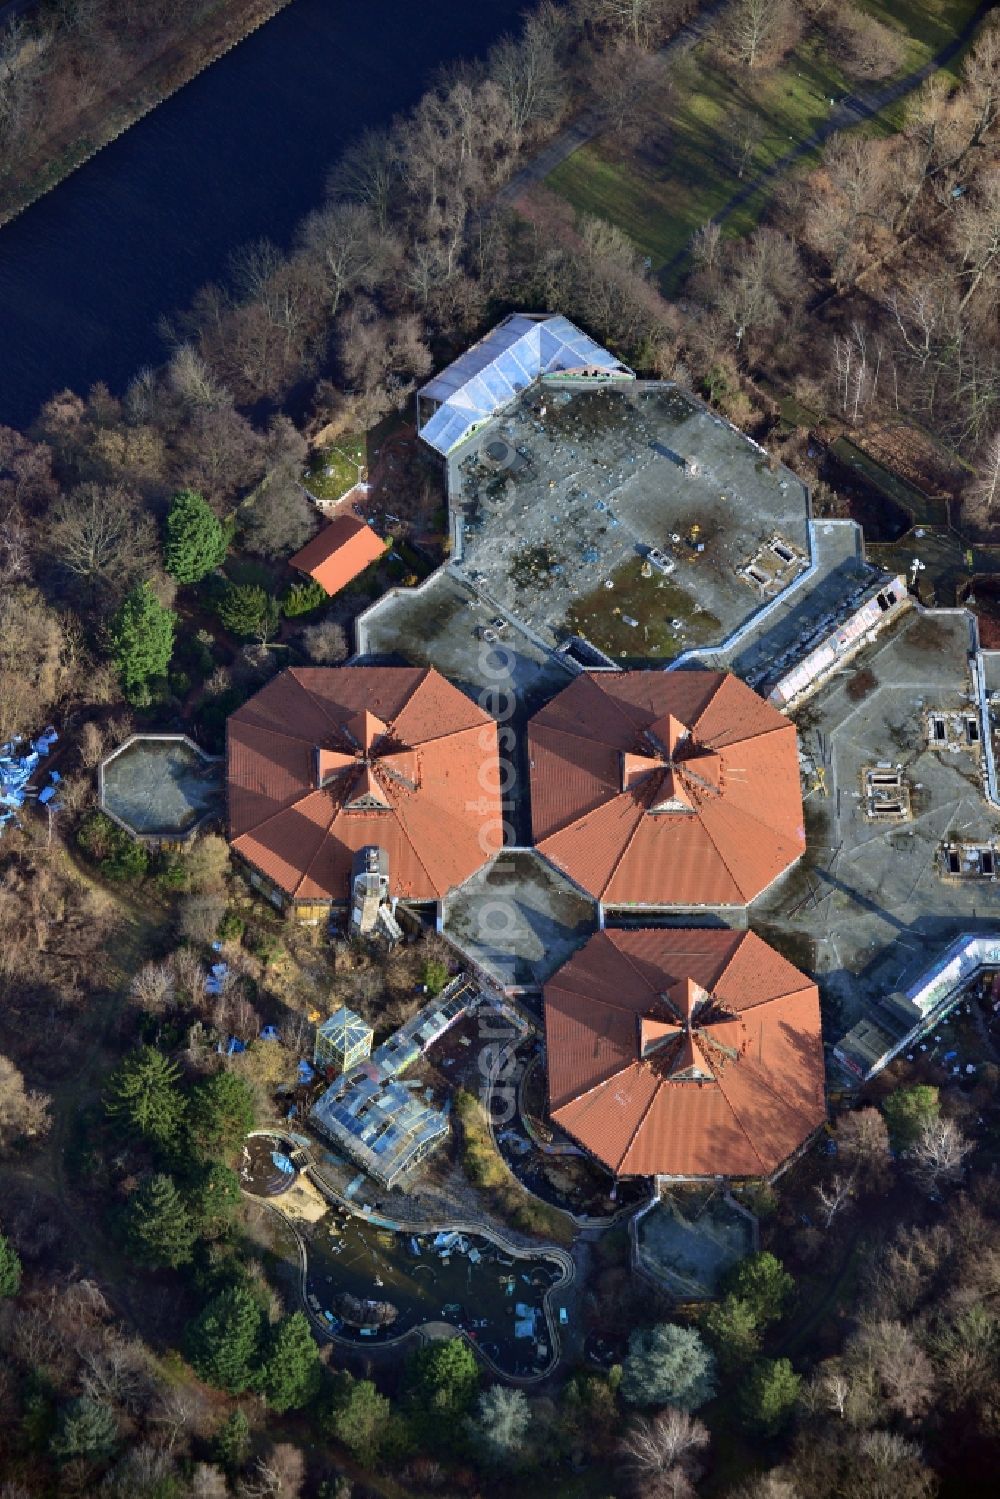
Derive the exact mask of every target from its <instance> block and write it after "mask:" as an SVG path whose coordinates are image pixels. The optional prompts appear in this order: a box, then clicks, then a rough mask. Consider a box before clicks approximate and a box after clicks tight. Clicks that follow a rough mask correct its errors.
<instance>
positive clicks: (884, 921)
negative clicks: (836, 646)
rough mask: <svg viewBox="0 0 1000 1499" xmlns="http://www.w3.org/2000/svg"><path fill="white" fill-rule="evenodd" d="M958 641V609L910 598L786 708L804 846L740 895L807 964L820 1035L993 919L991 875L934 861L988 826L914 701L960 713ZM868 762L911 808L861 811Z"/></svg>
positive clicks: (962, 684) (966, 630)
mask: <svg viewBox="0 0 1000 1499" xmlns="http://www.w3.org/2000/svg"><path fill="white" fill-rule="evenodd" d="M972 648H973V633H972V619H971V616H970V615H969V614H968V613H966V612H965V611H963V610H947V611H930V612H923V611H919V610H914V611H912V612H910V613H908V614H906V615H904V616H903V617H902V618H901V620H900V622H899V624H898V625H897V627H896V628H895V629H893V630H891V631H889V632H887V634H886V635H884V636H882V637H880V639H879V640H878V642H877V643H876V644H875V645H873V646H871V647H870V648H869V649H868V650H866V651H865V652H863V653H862V654H861V655H860V656H858V657H856V658H855V660H854V661H853V662H852V663H851V664H850V666H849V667H847V668H846V669H845V670H844V671H843V672H841V673H840V674H838V675H837V676H835V677H834V678H833V679H832V680H831V682H830V683H829V684H828V685H827V686H826V687H824V688H823V689H822V691H821V692H820V693H818V694H817V695H816V696H815V697H814V698H813V699H811V700H810V701H809V702H808V703H807V704H806V705H805V707H804V708H803V709H802V710H801V711H800V712H799V713H798V714H796V715H794V716H795V720H796V723H797V726H798V729H799V734H800V745H801V749H802V752H803V754H804V755H805V756H806V757H807V775H806V789H807V795H806V799H805V815H806V832H807V850H806V854H805V856H804V858H803V860H802V861H801V862H800V864H799V865H798V866H797V867H796V868H795V869H794V870H793V871H791V872H790V873H789V874H788V875H786V876H784V877H783V878H782V879H781V880H779V881H778V882H777V884H776V885H775V886H774V887H773V888H772V889H771V890H770V891H768V892H767V893H766V894H765V895H764V896H762V897H761V899H760V900H759V901H757V902H755V903H754V905H753V906H752V907H751V923H752V925H753V926H754V927H755V929H757V930H759V931H761V933H762V934H763V935H764V936H766V937H767V939H768V940H769V941H772V942H775V943H776V945H777V946H778V947H779V948H780V949H781V950H782V951H784V952H786V953H787V954H788V955H789V956H790V957H791V958H792V960H793V961H796V962H799V963H801V964H803V965H804V966H806V967H807V968H808V969H809V971H811V972H813V973H815V975H816V977H817V979H818V981H819V984H820V989H821V993H822V995H823V999H824V1011H825V1014H824V1019H825V1031H826V1035H827V1037H828V1039H830V1040H835V1039H836V1038H837V1037H838V1036H839V1035H841V1034H842V1033H843V1032H844V1031H845V1030H846V1029H848V1028H849V1027H850V1026H851V1025H853V1024H854V1023H855V1022H856V1021H857V1020H859V1019H861V1018H863V1017H865V1016H871V1017H872V1018H874V1019H876V1020H877V1019H878V1011H877V1008H876V1007H877V1004H878V1002H879V1000H881V999H883V998H884V997H885V996H886V995H889V994H891V993H892V992H893V991H894V990H896V989H899V988H901V987H903V986H905V985H906V984H907V983H909V982H910V981H911V980H912V979H913V978H915V977H916V976H917V975H918V974H919V973H920V972H921V971H922V970H923V969H924V968H926V967H927V966H928V963H929V962H930V961H932V960H933V958H934V956H935V955H936V953H938V952H939V951H942V950H943V949H944V948H945V947H946V946H947V944H948V943H949V942H950V941H952V940H953V938H954V937H956V936H957V935H958V934H960V933H961V932H965V931H973V932H974V931H979V930H983V931H987V930H995V929H996V926H997V922H998V920H1000V883H998V882H994V881H990V880H986V879H969V880H961V881H959V880H949V879H944V878H942V876H941V873H940V850H941V846H942V842H943V841H944V840H946V839H948V840H950V839H953V838H954V839H959V840H962V841H965V842H977V841H980V840H983V841H985V840H988V839H991V838H992V839H997V838H1000V816H998V814H997V813H996V812H995V811H994V810H993V809H991V808H990V806H989V804H988V803H987V802H986V801H985V799H984V797H983V792H982V786H981V777H980V770H979V755H978V749H969V748H966V749H963V750H957V751H950V750H933V749H931V748H930V746H929V744H928V738H927V727H926V715H927V713H928V712H932V711H934V710H942V711H944V712H961V713H963V715H969V716H974V714H975V704H974V702H973V701H972V698H971V695H970V693H971V679H970V675H969V655H970V652H971V650H972ZM869 673H870V676H869ZM880 761H881V762H885V763H887V764H888V765H891V766H892V767H893V769H894V768H895V767H896V766H900V767H901V768H902V774H903V776H904V778H905V780H906V782H907V783H908V786H909V790H910V796H911V802H912V813H913V815H912V819H911V820H909V821H900V822H879V821H870V820H869V819H868V818H866V816H865V814H864V810H863V800H862V773H863V771H864V769H865V768H866V767H870V766H876V765H878V763H879V762H880ZM810 762H813V763H814V764H815V766H816V767H818V768H820V769H822V770H823V771H824V773H825V779H826V788H827V792H828V794H827V795H824V794H823V793H822V790H820V789H813V790H811V791H810V790H809V789H808V788H809V785H810V783H812V784H813V785H814V786H815V778H814V775H813V773H812V772H811V771H810V769H809V765H810Z"/></svg>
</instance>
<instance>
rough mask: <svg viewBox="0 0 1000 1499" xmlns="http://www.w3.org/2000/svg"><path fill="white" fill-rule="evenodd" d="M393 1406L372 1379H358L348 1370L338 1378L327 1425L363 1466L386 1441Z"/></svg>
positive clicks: (338, 1440)
mask: <svg viewBox="0 0 1000 1499" xmlns="http://www.w3.org/2000/svg"><path fill="white" fill-rule="evenodd" d="M391 1415H392V1404H391V1402H390V1401H389V1400H388V1399H387V1398H386V1396H385V1395H381V1394H379V1391H378V1390H377V1389H376V1387H375V1385H374V1384H373V1383H372V1381H371V1380H370V1379H355V1378H354V1377H353V1375H351V1374H350V1373H348V1371H347V1370H346V1369H344V1370H342V1371H341V1372H340V1373H339V1374H338V1375H337V1377H336V1381H335V1384H334V1392H333V1399H332V1401H331V1403H330V1406H329V1409H328V1411H327V1413H326V1416H325V1418H324V1426H325V1427H326V1430H327V1431H328V1432H329V1433H330V1435H331V1436H332V1437H333V1438H334V1440H335V1441H337V1442H342V1443H343V1445H344V1446H345V1447H347V1448H348V1450H349V1451H351V1452H353V1453H354V1455H355V1457H357V1458H360V1460H361V1461H362V1462H363V1463H368V1464H370V1463H373V1462H374V1461H375V1459H376V1457H377V1456H378V1453H379V1449H380V1448H381V1446H382V1444H383V1442H384V1441H385V1436H386V1430H387V1428H388V1425H389V1421H390V1417H391Z"/></svg>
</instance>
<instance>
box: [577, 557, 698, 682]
mask: <svg viewBox="0 0 1000 1499" xmlns="http://www.w3.org/2000/svg"><path fill="white" fill-rule="evenodd" d="M642 568H643V563H642V560H641V558H639V557H633V558H631V559H630V560H629V561H628V562H623V563H622V565H621V567H619V568H617V569H616V570H615V572H614V573H612V575H611V579H610V581H611V582H612V583H614V588H613V589H612V588H605V587H604V586H603V584H602V585H601V587H599V588H595V589H594V591H593V593H589V594H586V595H585V596H584V597H583V598H581V599H579V600H577V602H576V603H575V604H574V605H573V606H572V608H571V609H570V610H569V613H568V614H567V616H566V626H567V628H568V629H569V630H571V631H572V633H573V634H574V635H582V636H583V637H584V639H585V640H589V641H590V642H591V643H592V644H593V645H596V646H597V648H598V650H602V651H604V652H605V654H606V655H608V656H611V657H612V658H613V659H614V660H615V661H620V660H625V661H630V660H631V661H648V660H652V661H654V662H655V661H669V660H671V659H672V657H674V656H678V655H680V653H681V651H683V650H685V649H686V648H687V647H688V646H692V645H701V644H703V643H704V642H705V641H706V640H709V639H711V638H712V636H713V635H714V634H715V632H716V631H717V630H718V628H719V621H718V620H717V619H716V617H715V615H714V614H710V613H708V611H707V610H702V609H700V608H699V606H698V605H697V603H696V602H695V600H694V599H693V598H692V597H691V595H690V594H689V593H688V592H687V590H686V589H684V588H681V587H679V585H678V584H676V583H674V582H673V581H672V580H671V579H669V578H663V577H661V576H660V575H659V573H655V572H654V573H653V574H652V576H651V577H648V578H646V577H643V574H642ZM629 619H633V620H636V621H638V623H636V624H629V623H628V620H629ZM674 620H678V621H680V624H679V625H678V626H676V627H675V626H674V625H673V623H672V622H673V621H674Z"/></svg>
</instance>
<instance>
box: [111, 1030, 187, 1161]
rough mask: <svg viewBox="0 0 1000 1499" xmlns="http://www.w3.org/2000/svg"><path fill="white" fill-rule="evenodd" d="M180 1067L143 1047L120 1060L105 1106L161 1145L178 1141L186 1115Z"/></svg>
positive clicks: (132, 1128)
mask: <svg viewBox="0 0 1000 1499" xmlns="http://www.w3.org/2000/svg"><path fill="white" fill-rule="evenodd" d="M179 1076H180V1069H179V1068H178V1066H177V1064H176V1062H172V1061H170V1059H169V1057H165V1056H164V1055H163V1053H162V1051H157V1050H156V1048H155V1047H154V1046H140V1047H139V1048H138V1050H137V1051H133V1052H131V1053H130V1054H129V1055H128V1056H127V1057H125V1059H124V1061H122V1062H120V1063H119V1065H118V1066H117V1067H116V1068H115V1070H114V1072H113V1073H112V1074H111V1077H110V1079H109V1082H108V1089H107V1092H106V1094H105V1108H106V1110H107V1112H108V1114H109V1115H110V1116H111V1117H112V1118H113V1119H116V1120H117V1121H118V1122H119V1123H120V1124H122V1126H123V1127H124V1128H125V1129H128V1130H135V1131H136V1132H137V1133H138V1134H140V1135H142V1136H143V1138H144V1139H146V1140H151V1141H152V1142H153V1143H154V1144H156V1145H159V1146H161V1147H164V1148H166V1147H169V1146H171V1145H174V1144H176V1142H177V1139H178V1137H179V1135H180V1129H181V1123H182V1121H183V1118H184V1099H183V1097H182V1096H181V1094H180V1092H179V1091H178V1089H177V1079H178V1077H179Z"/></svg>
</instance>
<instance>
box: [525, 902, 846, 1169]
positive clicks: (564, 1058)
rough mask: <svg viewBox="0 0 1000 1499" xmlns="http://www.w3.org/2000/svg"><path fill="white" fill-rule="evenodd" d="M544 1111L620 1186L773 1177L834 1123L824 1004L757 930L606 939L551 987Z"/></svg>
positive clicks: (601, 935) (591, 945)
mask: <svg viewBox="0 0 1000 1499" xmlns="http://www.w3.org/2000/svg"><path fill="white" fill-rule="evenodd" d="M545 1035H546V1048H547V1056H548V1087H549V1112H550V1114H551V1116H552V1119H553V1121H554V1122H555V1123H556V1124H557V1125H558V1126H559V1127H560V1129H563V1130H565V1131H566V1132H567V1134H569V1135H571V1136H572V1137H573V1138H574V1139H575V1140H577V1141H579V1143H580V1144H581V1145H582V1146H583V1147H584V1149H585V1150H586V1151H587V1152H588V1153H589V1154H590V1155H592V1156H593V1157H594V1158H595V1159H597V1160H598V1161H600V1162H601V1163H602V1164H603V1165H604V1166H606V1167H607V1168H608V1169H609V1170H610V1171H613V1172H614V1173H615V1174H616V1175H618V1176H664V1177H673V1178H678V1179H685V1180H692V1179H695V1180H696V1179H698V1178H703V1177H704V1178H709V1177H719V1176H722V1177H770V1176H773V1175H774V1173H775V1172H776V1171H777V1170H778V1168H779V1167H780V1166H781V1165H782V1164H783V1163H784V1162H785V1161H786V1160H787V1159H788V1158H789V1156H791V1155H793V1154H794V1153H795V1152H796V1151H797V1150H798V1149H799V1147H800V1146H801V1145H802V1144H803V1143H804V1142H805V1141H806V1140H808V1138H809V1137H810V1135H811V1134H812V1133H813V1132H814V1130H816V1129H817V1128H818V1127H819V1126H820V1125H821V1124H822V1123H823V1121H824V1119H825V1118H826V1100H825V1093H824V1065H823V1041H822V1033H821V1029H820V1010H819V992H818V990H817V988H816V985H815V984H814V983H813V982H812V980H811V979H809V978H807V977H806V976H805V974H803V973H800V972H799V970H798V969H797V968H794V967H793V966H792V964H791V963H789V962H788V961H787V960H786V959H785V958H783V957H781V956H780V954H778V953H776V952H775V951H774V949H773V948H772V947H769V946H768V945H767V943H766V942H764V941H763V940H762V939H761V938H760V937H758V936H757V935H756V934H755V933H753V932H739V931H731V930H728V929H722V928H718V927H703V928H697V929H687V930H685V929H682V928H663V929H659V930H645V931H635V930H628V931H618V930H614V931H613V930H607V931H603V932H598V933H597V934H596V935H595V936H594V937H592V938H591V939H590V941H589V942H588V943H587V945H586V946H585V947H584V948H582V949H581V950H580V951H579V952H578V953H576V954H575V956H574V957H572V958H571V959H570V961H569V962H568V963H566V964H565V965H564V966H563V967H562V968H561V969H560V970H559V972H558V973H556V974H555V975H554V977H553V978H552V979H551V980H550V981H549V983H548V984H546V986H545Z"/></svg>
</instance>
